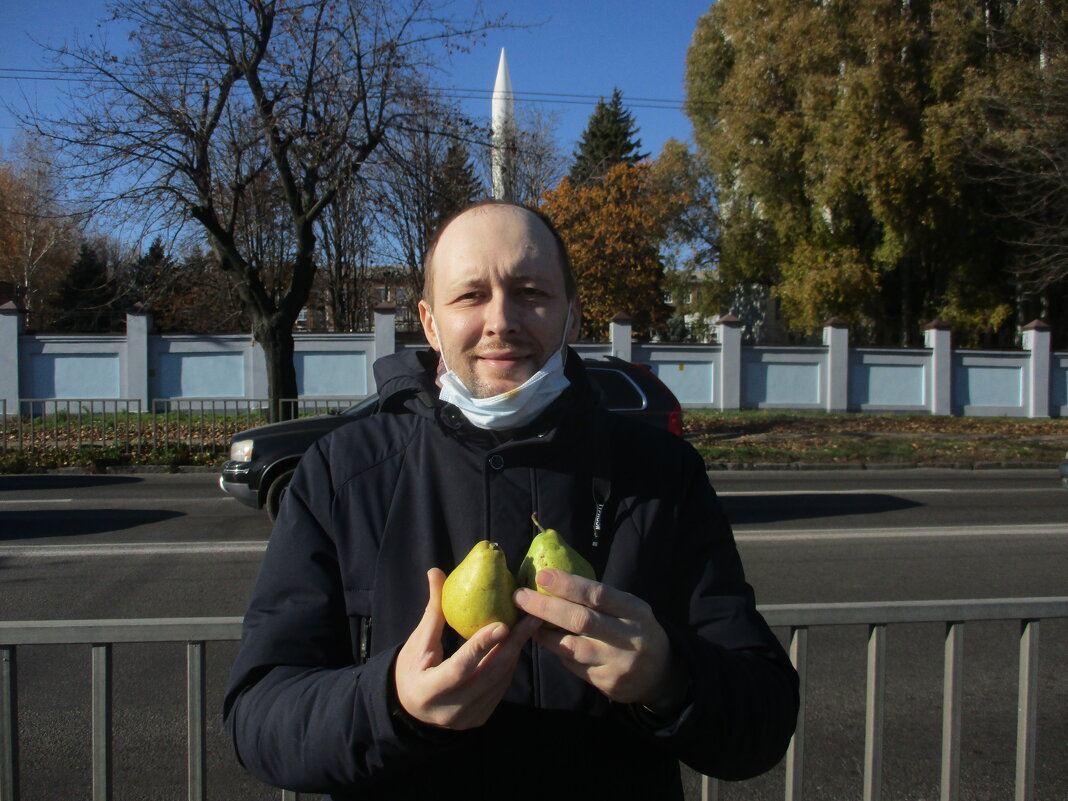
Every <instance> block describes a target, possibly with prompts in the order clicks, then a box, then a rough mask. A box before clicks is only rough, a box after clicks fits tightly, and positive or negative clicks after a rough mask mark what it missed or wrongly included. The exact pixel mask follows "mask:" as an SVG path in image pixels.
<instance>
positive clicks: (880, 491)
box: [716, 487, 1065, 498]
mask: <svg viewBox="0 0 1068 801" xmlns="http://www.w3.org/2000/svg"><path fill="white" fill-rule="evenodd" d="M989 491H990V490H988V489H983V488H976V489H942V488H934V487H917V488H915V489H910V488H908V487H869V488H867V489H838V490H817V489H813V490H771V491H768V490H738V491H733V492H732V491H730V490H727V491H724V492H720V491H719V490H716V495H718V496H719V497H721V498H731V497H744V496H755V497H765V498H771V497H775V496H777V495H898V494H900V495H944V494H948V493H976V492H980V493H984V494H985V493H988V492H989ZM997 491H998V492H999V493H1005V492H1064V491H1065V490H1064V488H1063V487H1014V488H1012V489H1009V490H1006V489H999V490H997Z"/></svg>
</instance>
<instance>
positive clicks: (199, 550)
mask: <svg viewBox="0 0 1068 801" xmlns="http://www.w3.org/2000/svg"><path fill="white" fill-rule="evenodd" d="M266 548H267V543H266V542H264V541H262V540H244V541H235V542H130V543H122V542H115V543H107V542H103V543H99V544H96V545H0V559H2V558H4V557H20V558H49V557H52V558H70V557H81V556H163V555H168V556H173V555H184V554H194V555H203V554H235V553H237V554H241V553H248V554H255V553H263V552H264V550H266Z"/></svg>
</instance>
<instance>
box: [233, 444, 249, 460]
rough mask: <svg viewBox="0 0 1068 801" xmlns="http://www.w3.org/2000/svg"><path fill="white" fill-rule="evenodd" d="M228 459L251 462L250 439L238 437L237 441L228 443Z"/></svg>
mask: <svg viewBox="0 0 1068 801" xmlns="http://www.w3.org/2000/svg"><path fill="white" fill-rule="evenodd" d="M230 461H231V462H251V461H252V440H250V439H240V440H238V441H237V442H233V443H231V444H230Z"/></svg>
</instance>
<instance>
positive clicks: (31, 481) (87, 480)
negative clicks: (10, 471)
mask: <svg viewBox="0 0 1068 801" xmlns="http://www.w3.org/2000/svg"><path fill="white" fill-rule="evenodd" d="M141 481H144V479H143V478H139V477H137V476H97V475H89V474H86V475H81V474H78V475H69V476H64V475H55V474H54V473H41V474H40V475H18V476H0V492H4V491H5V490H6V491H8V492H20V491H22V492H25V491H27V490H48V489H56V490H60V489H81V488H84V487H112V486H115V485H117V484H134V483H138V482H141Z"/></svg>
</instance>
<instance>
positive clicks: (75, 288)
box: [51, 244, 116, 333]
mask: <svg viewBox="0 0 1068 801" xmlns="http://www.w3.org/2000/svg"><path fill="white" fill-rule="evenodd" d="M51 301H52V305H53V306H54V307H55V308H57V309H62V310H63V312H62V314H61V315H60V316H59V317H58V318H57V319H56V321H55V324H54V326H53V327H54V328H55V329H56V330H57V331H79V332H85V333H104V332H107V331H110V330H111V324H112V318H113V316H114V312H115V308H114V307H115V301H116V298H115V288H114V284H113V282H112V281H111V279H110V278H109V277H108V263H107V259H106V258H102V257H101V256H100V254H99V253H98V252H97V249H96V248H94V247H91V246H90V245H87V244H83V245H82V247H81V250H80V251H79V252H78V258H77V259H76V260H75V262H74V263H73V264H72V265H71V266H70V270H68V271H67V275H66V276H64V278H63V280H62V281H61V282H60V284H59V286H58V287H57V288H56V293H55V295H54V296H53V297H52V299H51Z"/></svg>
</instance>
